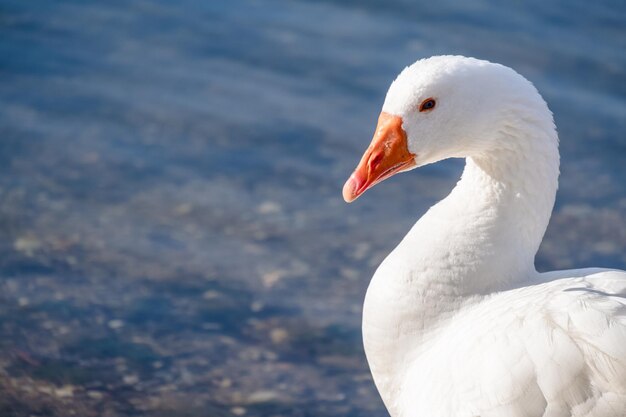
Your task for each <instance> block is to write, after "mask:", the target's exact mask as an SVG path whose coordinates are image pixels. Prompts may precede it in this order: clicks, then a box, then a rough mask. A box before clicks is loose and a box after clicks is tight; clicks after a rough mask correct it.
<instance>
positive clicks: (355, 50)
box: [0, 0, 626, 416]
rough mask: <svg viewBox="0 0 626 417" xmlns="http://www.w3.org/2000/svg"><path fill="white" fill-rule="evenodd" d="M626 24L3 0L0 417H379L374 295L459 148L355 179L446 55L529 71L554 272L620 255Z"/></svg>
mask: <svg viewBox="0 0 626 417" xmlns="http://www.w3.org/2000/svg"><path fill="white" fill-rule="evenodd" d="M596 3H597V2H596ZM625 24H626V6H625V5H624V3H623V2H619V1H615V2H604V4H594V3H593V2H584V1H567V2H566V1H556V2H544V1H527V2H494V1H491V2H489V1H468V2H463V3H462V4H459V2H440V3H437V4H435V3H433V2H429V1H418V2H416V1H409V0H405V1H400V0H395V1H382V0H369V1H277V0H268V1H240V0H234V1H228V2H224V1H199V0H184V1H180V2H168V1H132V2H122V1H108V2H83V1H55V2H48V1H41V0H35V1H29V2H24V1H6V0H3V1H0V414H2V415H10V416H22V415H24V416H26V415H54V416H56V415H59V416H61V415H67V410H73V411H75V412H76V413H77V414H79V415H83V416H90V415H128V416H131V415H133V416H134V415H147V416H162V415H181V416H182V415H185V416H196V415H197V416H201V415H202V416H204V415H215V416H221V415H225V416H226V415H240V414H241V413H245V415H246V416H257V415H258V416H279V415H280V416H357V415H358V416H374V415H384V408H383V405H382V403H381V402H380V400H379V399H378V395H377V393H376V391H375V389H374V386H373V383H372V381H371V379H370V378H369V373H368V370H367V365H366V363H365V359H364V357H363V352H362V347H361V341H360V327H359V326H360V308H361V303H362V299H363V296H364V292H365V288H366V287H367V283H368V281H369V277H370V276H371V275H372V273H373V271H374V269H375V268H376V266H377V265H378V263H379V262H380V261H381V260H382V259H383V257H384V256H385V254H386V253H388V252H389V251H390V250H391V249H392V248H393V247H394V245H395V244H396V243H397V242H398V241H399V240H400V239H401V237H402V236H403V234H404V233H405V232H406V231H407V230H408V228H409V227H410V225H411V224H412V223H413V222H414V221H415V220H416V219H417V218H418V217H419V215H420V214H421V213H423V212H424V210H425V209H427V208H428V207H429V206H430V205H432V204H433V203H434V202H435V201H437V200H438V199H440V198H441V197H443V196H444V195H445V194H446V193H447V192H449V190H450V189H451V188H452V186H453V185H454V183H455V181H456V179H457V177H458V175H459V173H460V170H461V168H462V163H461V162H460V161H447V162H444V163H440V164H437V165H434V166H431V167H426V168H423V169H420V170H418V171H415V172H412V173H411V174H407V175H402V176H398V177H397V178H394V179H393V180H390V181H389V182H386V183H385V184H384V186H379V187H376V188H375V189H373V190H371V191H368V193H367V194H366V195H365V196H364V197H363V198H361V199H359V201H358V202H357V203H355V204H352V205H350V206H347V205H345V204H344V203H343V201H342V199H341V193H340V190H341V186H342V184H343V182H344V180H345V179H346V178H347V176H348V175H349V174H350V172H351V170H352V169H353V168H354V166H355V164H356V163H357V161H358V159H359V158H360V156H361V153H362V152H363V150H364V149H365V147H366V146H367V144H368V143H369V141H370V138H371V133H372V131H373V128H374V125H375V122H376V119H377V115H378V112H379V111H380V107H381V105H382V101H383V98H384V95H385V92H386V90H387V87H388V85H389V83H390V82H391V81H392V80H393V79H394V77H395V75H396V74H397V73H398V72H399V71H400V70H401V69H402V68H404V66H406V65H408V64H410V63H412V62H413V61H415V60H416V59H418V58H422V57H426V56H430V55H437V54H462V55H468V56H475V57H479V58H483V59H488V60H492V61H496V62H500V63H502V64H505V65H508V66H511V67H513V68H515V69H516V70H517V71H518V72H520V73H521V74H523V75H524V76H526V77H527V78H528V79H530V80H531V81H532V82H534V83H535V85H536V86H537V88H538V89H539V91H540V92H541V93H542V95H543V96H544V98H545V99H546V101H547V102H548V104H549V106H550V108H551V109H552V111H553V112H554V115H555V120H556V124H557V126H558V129H559V132H560V138H561V156H562V167H561V172H562V175H561V182H560V184H561V185H560V190H559V194H558V196H557V204H556V208H555V214H554V217H553V221H552V223H551V225H550V227H549V228H548V232H547V235H546V239H545V241H544V244H543V245H542V248H541V250H540V253H539V254H538V258H537V265H538V268H539V269H543V270H545V269H551V268H568V267H580V266H590V265H595V266H607V267H619V268H625V267H626V185H625V184H626V134H625V132H626V101H625V98H626V54H624V50H625V49H626V35H625V33H624V27H625ZM407 190H408V192H407ZM68 392H71V395H68V394H67V393H68ZM64 413H65V414H64ZM107 413H108V414H107Z"/></svg>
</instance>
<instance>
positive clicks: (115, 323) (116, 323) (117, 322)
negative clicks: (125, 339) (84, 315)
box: [108, 319, 124, 330]
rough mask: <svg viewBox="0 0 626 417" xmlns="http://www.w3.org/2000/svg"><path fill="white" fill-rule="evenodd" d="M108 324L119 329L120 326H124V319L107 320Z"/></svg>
mask: <svg viewBox="0 0 626 417" xmlns="http://www.w3.org/2000/svg"><path fill="white" fill-rule="evenodd" d="M108 325H109V327H110V328H111V329H113V330H115V329H120V328H122V327H124V321H123V320H118V319H115V320H109V323H108Z"/></svg>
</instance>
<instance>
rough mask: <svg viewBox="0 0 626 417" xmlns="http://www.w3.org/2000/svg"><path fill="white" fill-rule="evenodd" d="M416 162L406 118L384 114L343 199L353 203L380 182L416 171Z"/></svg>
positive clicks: (347, 182)
mask: <svg viewBox="0 0 626 417" xmlns="http://www.w3.org/2000/svg"><path fill="white" fill-rule="evenodd" d="M414 158H415V155H414V154H412V153H411V152H409V146H408V143H407V139H406V132H405V131H404V129H402V118H401V117H400V116H392V115H391V114H389V113H385V112H382V113H381V114H380V117H379V118H378V126H376V132H374V139H372V143H371V144H370V146H369V147H368V148H367V150H366V151H365V154H364V155H363V158H361V162H359V165H358V166H357V167H356V169H355V170H354V172H353V173H352V175H351V176H350V178H348V181H346V184H345V185H344V186H343V199H344V200H346V203H351V202H353V201H354V200H356V199H357V198H358V197H359V196H360V195H361V194H363V193H364V192H365V191H366V190H367V189H369V188H371V187H373V186H374V185H376V184H378V183H379V182H381V181H384V180H386V179H387V178H389V177H391V176H393V175H394V174H397V173H398V172H401V171H404V170H406V169H408V168H412V167H414V166H415V160H414Z"/></svg>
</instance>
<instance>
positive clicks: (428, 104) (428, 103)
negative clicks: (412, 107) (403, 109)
mask: <svg viewBox="0 0 626 417" xmlns="http://www.w3.org/2000/svg"><path fill="white" fill-rule="evenodd" d="M435 104H437V102H436V101H435V99H434V98H427V99H426V100H424V101H422V104H420V111H428V110H432V109H434V108H435Z"/></svg>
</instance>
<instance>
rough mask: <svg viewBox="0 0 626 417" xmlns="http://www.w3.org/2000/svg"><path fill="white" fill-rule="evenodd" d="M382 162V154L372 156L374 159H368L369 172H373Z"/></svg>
mask: <svg viewBox="0 0 626 417" xmlns="http://www.w3.org/2000/svg"><path fill="white" fill-rule="evenodd" d="M382 160H383V154H382V153H377V154H376V155H374V157H373V158H372V159H370V161H369V166H370V170H375V169H376V168H378V165H380V163H381V162H382Z"/></svg>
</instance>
